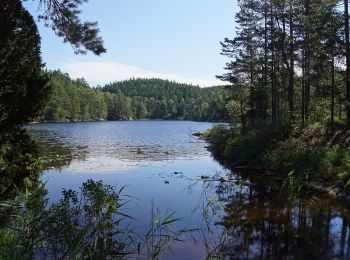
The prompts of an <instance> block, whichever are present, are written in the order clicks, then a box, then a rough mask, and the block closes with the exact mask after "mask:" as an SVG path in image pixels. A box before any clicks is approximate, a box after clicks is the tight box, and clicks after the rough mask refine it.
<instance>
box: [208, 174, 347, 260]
mask: <svg viewBox="0 0 350 260" xmlns="http://www.w3.org/2000/svg"><path fill="white" fill-rule="evenodd" d="M230 177H231V178H232V177H233V178H235V179H239V178H240V177H241V176H239V177H238V176H237V175H231V176H230ZM242 183H245V185H241V184H242ZM214 186H215V194H216V196H217V197H216V200H215V203H214V202H212V204H213V205H214V204H216V207H218V208H220V207H221V206H222V202H223V201H224V202H225V206H224V213H222V215H221V214H219V216H218V213H217V211H216V210H211V212H212V216H211V217H213V218H214V221H212V220H210V221H209V222H210V225H208V222H205V225H204V228H202V230H207V233H206V234H204V235H203V237H204V238H205V239H207V240H208V239H210V241H213V238H212V236H213V234H214V232H215V230H216V228H215V224H217V225H220V226H221V227H222V228H223V229H222V230H221V233H220V234H219V235H218V236H217V237H216V238H215V239H216V244H215V243H214V246H212V249H211V251H210V252H208V255H211V256H212V257H216V258H219V259H228V258H233V259H275V258H278V259H306V258H310V259H314V258H319V259H332V258H337V259H349V257H350V255H349V253H350V247H349V246H350V239H349V238H350V237H349V236H350V232H349V224H348V222H349V217H350V216H349V211H348V210H347V205H344V204H343V203H341V202H340V201H337V200H335V199H331V198H329V197H327V196H325V195H322V194H319V195H317V196H315V195H311V194H310V195H304V196H302V197H301V198H298V199H296V200H294V201H291V200H289V199H288V198H287V197H288V196H287V195H286V194H283V191H281V187H282V184H281V183H280V182H276V181H272V180H268V179H266V178H264V177H262V178H258V179H257V178H256V174H255V175H254V178H251V176H248V177H247V178H244V179H241V180H237V181H235V182H232V181H228V182H225V181H223V182H220V183H216V184H215V185H214ZM208 189H209V191H208ZM203 191H204V193H208V192H209V193H210V191H213V185H212V184H211V185H206V186H205V187H204V189H203ZM210 196H211V198H213V194H211V195H210ZM209 201H212V200H210V199H209ZM212 207H214V206H212ZM203 208H204V211H203V212H208V211H207V209H208V208H207V207H203ZM207 219H208V218H207ZM218 219H219V220H218ZM213 222H214V223H213ZM208 227H211V229H208ZM213 227H214V228H213ZM216 235H217V233H216ZM206 242H207V241H206Z"/></svg>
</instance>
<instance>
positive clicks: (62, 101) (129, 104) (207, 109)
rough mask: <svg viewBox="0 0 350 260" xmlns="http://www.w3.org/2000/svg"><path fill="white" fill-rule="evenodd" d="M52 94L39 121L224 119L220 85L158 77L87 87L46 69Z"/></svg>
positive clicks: (80, 81)
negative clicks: (189, 83) (212, 85)
mask: <svg viewBox="0 0 350 260" xmlns="http://www.w3.org/2000/svg"><path fill="white" fill-rule="evenodd" d="M47 73H48V75H49V77H50V78H51V85H52V94H51V97H50V100H49V102H48V106H47V107H46V109H45V110H44V111H43V113H42V115H41V116H40V118H39V121H51V122H52V121H53V122H69V121H94V120H128V119H181V120H182V119H183V120H197V121H224V120H225V119H226V117H227V111H226V108H225V107H226V106H225V96H224V92H225V90H224V88H223V87H211V88H200V87H197V86H192V85H186V84H179V83H176V82H171V81H167V80H161V79H133V80H128V81H122V82H115V83H111V84H108V85H106V86H104V87H102V88H90V86H89V85H88V84H87V82H86V81H85V80H83V79H78V80H72V79H71V78H70V77H69V75H68V74H64V73H61V72H60V71H52V72H47Z"/></svg>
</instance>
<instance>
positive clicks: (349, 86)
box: [344, 0, 350, 127]
mask: <svg viewBox="0 0 350 260" xmlns="http://www.w3.org/2000/svg"><path fill="white" fill-rule="evenodd" d="M344 18H345V21H344V23H345V32H344V33H345V46H346V82H345V86H346V101H347V102H346V122H347V126H348V127H350V106H349V104H350V40H349V1H348V0H344Z"/></svg>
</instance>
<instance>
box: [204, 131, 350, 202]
mask: <svg viewBox="0 0 350 260" xmlns="http://www.w3.org/2000/svg"><path fill="white" fill-rule="evenodd" d="M205 137H206V138H207V139H208V140H209V141H210V143H211V149H212V152H213V154H214V155H215V156H217V157H221V158H223V159H224V160H226V161H228V162H229V163H230V164H232V165H237V164H241V165H246V166H261V167H264V168H266V169H269V170H273V171H276V172H279V173H282V174H283V176H284V177H285V180H286V182H289V184H292V183H293V185H295V183H298V189H300V187H307V186H313V187H315V186H316V184H317V185H318V186H319V187H328V191H330V190H331V189H332V190H338V191H341V194H342V196H345V195H346V194H349V193H350V150H349V149H348V145H349V142H350V131H348V130H346V129H345V128H344V127H342V126H340V125H339V126H338V129H337V130H336V131H335V133H334V134H332V133H331V131H330V130H329V128H328V127H326V126H323V125H321V124H313V125H310V126H308V127H306V128H304V129H300V128H298V127H293V126H291V125H285V124H281V125H274V126H266V127H263V128H260V129H259V130H251V131H249V132H248V133H247V134H245V135H242V134H241V133H240V129H235V128H225V127H223V126H216V127H214V128H212V129H211V130H209V131H208V132H207V133H205ZM289 186H290V185H289Z"/></svg>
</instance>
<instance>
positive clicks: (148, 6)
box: [25, 0, 237, 86]
mask: <svg viewBox="0 0 350 260" xmlns="http://www.w3.org/2000/svg"><path fill="white" fill-rule="evenodd" d="M38 2H39V1H37V0H35V1H28V2H25V6H26V7H27V8H28V10H29V11H30V12H31V13H32V14H33V15H37V8H38ZM236 11H237V7H236V1H234V0H90V1H89V2H88V3H86V4H84V6H83V13H82V15H81V17H82V19H83V20H92V21H97V22H98V23H99V28H100V30H101V35H102V37H103V39H104V42H105V47H106V48H107V53H106V54H103V55H102V56H94V55H93V54H91V53H89V54H88V55H84V56H82V55H75V54H74V53H73V50H72V48H71V47H70V46H69V44H64V43H63V42H62V39H61V38H58V37H57V36H55V35H54V33H53V32H52V31H51V30H50V29H49V28H45V27H44V26H43V24H40V23H39V30H40V34H41V37H42V55H43V61H44V62H45V63H46V67H47V68H48V69H61V70H62V71H64V72H67V73H69V74H70V75H71V76H72V77H73V78H76V77H84V78H85V79H86V80H87V81H88V82H89V83H90V84H91V85H93V86H96V85H97V84H100V85H103V84H105V83H108V82H111V81H116V80H124V79H129V78H131V77H145V78H150V77H159V78H167V79H170V80H176V81H180V82H186V83H192V84H199V85H201V86H209V85H214V84H220V82H219V81H217V80H216V79H215V75H218V74H221V73H223V69H222V68H223V66H224V64H225V62H226V61H227V58H225V57H223V56H221V55H220V41H221V40H223V39H224V38H225V37H229V38H232V37H233V33H234V28H235V25H234V14H235V12H236Z"/></svg>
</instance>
